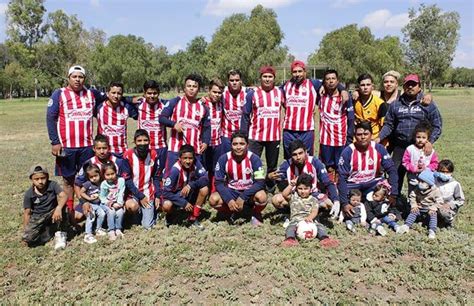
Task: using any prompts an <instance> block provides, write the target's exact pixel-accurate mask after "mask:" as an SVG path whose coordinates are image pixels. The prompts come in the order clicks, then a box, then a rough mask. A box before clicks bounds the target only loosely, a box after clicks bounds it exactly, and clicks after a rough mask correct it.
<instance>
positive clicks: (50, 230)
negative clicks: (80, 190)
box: [22, 209, 67, 246]
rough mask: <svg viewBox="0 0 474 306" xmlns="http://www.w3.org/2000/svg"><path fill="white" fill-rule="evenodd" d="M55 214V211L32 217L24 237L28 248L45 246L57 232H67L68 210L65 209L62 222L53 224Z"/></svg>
mask: <svg viewBox="0 0 474 306" xmlns="http://www.w3.org/2000/svg"><path fill="white" fill-rule="evenodd" d="M53 213H54V209H53V210H51V211H49V212H46V213H43V214H33V215H31V216H30V221H29V222H28V224H27V225H26V227H25V231H24V233H23V237H22V238H23V241H25V242H26V243H27V244H28V246H38V245H43V244H45V243H46V242H48V241H49V240H51V238H53V237H54V233H55V232H56V231H66V230H67V214H66V209H63V211H62V220H61V221H60V222H59V223H53V219H52V217H53Z"/></svg>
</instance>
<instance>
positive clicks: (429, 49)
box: [402, 4, 460, 90]
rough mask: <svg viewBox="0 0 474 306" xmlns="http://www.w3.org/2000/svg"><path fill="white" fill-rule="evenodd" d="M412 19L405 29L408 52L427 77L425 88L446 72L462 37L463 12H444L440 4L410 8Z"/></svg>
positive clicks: (409, 13)
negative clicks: (461, 13)
mask: <svg viewBox="0 0 474 306" xmlns="http://www.w3.org/2000/svg"><path fill="white" fill-rule="evenodd" d="M408 17H409V19H410V22H409V23H408V24H407V25H406V26H405V27H404V28H403V29H402V32H403V34H404V42H405V43H406V44H405V47H404V49H405V54H406V56H407V58H408V60H409V61H410V63H411V64H412V65H413V68H415V69H416V70H418V72H420V73H421V74H422V76H423V82H424V87H426V84H428V85H429V86H430V90H431V80H432V79H434V78H437V77H439V76H441V75H442V74H443V72H444V71H446V70H447V69H448V68H449V66H450V64H451V62H452V61H453V57H454V51H455V50H456V45H457V43H458V40H459V29H460V25H459V13H457V12H445V13H443V12H442V11H441V9H440V8H438V7H437V6H436V5H430V6H426V5H424V4H421V5H420V7H419V9H418V12H417V11H415V9H413V8H412V9H410V10H409V12H408Z"/></svg>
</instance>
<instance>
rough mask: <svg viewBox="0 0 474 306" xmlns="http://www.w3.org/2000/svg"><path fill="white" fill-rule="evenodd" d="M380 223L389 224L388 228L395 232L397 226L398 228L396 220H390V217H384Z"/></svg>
mask: <svg viewBox="0 0 474 306" xmlns="http://www.w3.org/2000/svg"><path fill="white" fill-rule="evenodd" d="M380 221H382V223H385V224H388V227H390V228H391V229H393V230H395V226H397V222H396V221H395V220H392V219H390V217H389V216H385V217H383V218H382V219H381V220H380Z"/></svg>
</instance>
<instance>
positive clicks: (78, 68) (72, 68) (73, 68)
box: [67, 65, 86, 76]
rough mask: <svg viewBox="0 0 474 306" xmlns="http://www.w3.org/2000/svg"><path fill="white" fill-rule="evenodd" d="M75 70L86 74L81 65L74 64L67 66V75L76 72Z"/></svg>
mask: <svg viewBox="0 0 474 306" xmlns="http://www.w3.org/2000/svg"><path fill="white" fill-rule="evenodd" d="M76 71H77V72H80V73H82V74H83V75H84V76H86V70H85V69H84V68H83V67H82V66H79V65H74V66H72V67H71V68H69V71H68V74H67V76H70V75H71V74H72V73H73V72H76Z"/></svg>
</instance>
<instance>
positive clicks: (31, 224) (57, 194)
mask: <svg viewBox="0 0 474 306" xmlns="http://www.w3.org/2000/svg"><path fill="white" fill-rule="evenodd" d="M29 177H30V180H31V182H32V186H31V187H30V188H29V189H28V190H27V191H26V192H25V197H24V200H23V208H24V213H23V227H24V233H23V237H22V242H23V243H24V244H25V245H27V246H29V247H34V246H38V245H43V244H45V243H46V242H48V241H49V240H51V238H52V235H53V233H54V249H55V250H59V249H64V248H65V247H66V232H65V231H64V230H65V229H66V227H67V224H66V222H67V218H66V214H65V210H64V205H66V201H67V195H66V193H65V192H64V191H63V190H62V188H61V187H60V186H59V184H58V183H56V182H55V181H50V180H49V172H48V169H46V167H45V166H43V165H41V164H36V165H34V166H32V167H31V168H30V171H29Z"/></svg>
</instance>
